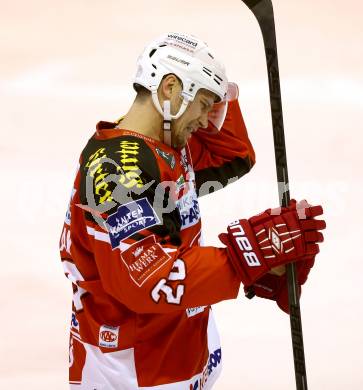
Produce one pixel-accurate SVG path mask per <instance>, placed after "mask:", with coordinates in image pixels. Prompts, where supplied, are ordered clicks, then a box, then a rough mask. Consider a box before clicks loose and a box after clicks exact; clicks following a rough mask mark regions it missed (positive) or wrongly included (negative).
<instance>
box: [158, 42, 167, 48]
mask: <svg viewBox="0 0 363 390" xmlns="http://www.w3.org/2000/svg"><path fill="white" fill-rule="evenodd" d="M165 46H167V45H166V44H165V43H163V44H162V45H159V47H165Z"/></svg>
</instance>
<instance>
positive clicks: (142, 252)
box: [121, 236, 171, 287]
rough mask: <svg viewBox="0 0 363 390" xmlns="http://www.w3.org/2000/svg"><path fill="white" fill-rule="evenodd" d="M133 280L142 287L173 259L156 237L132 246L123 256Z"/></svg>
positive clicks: (147, 238) (150, 237)
mask: <svg viewBox="0 0 363 390" xmlns="http://www.w3.org/2000/svg"><path fill="white" fill-rule="evenodd" d="M121 259H122V261H123V262H124V263H125V265H126V267H127V269H128V271H129V274H130V277H131V279H132V280H133V281H134V282H135V283H136V284H137V285H138V286H139V287H141V286H142V285H143V284H144V283H145V281H146V280H147V279H149V277H150V276H151V275H152V274H153V273H155V272H156V271H157V270H158V269H159V268H160V267H162V266H163V265H164V264H165V263H166V262H167V261H169V260H170V259H171V256H169V255H168V254H167V253H166V252H165V251H164V249H163V248H162V246H161V245H160V244H159V243H157V242H156V239H155V236H149V237H146V238H144V239H143V240H140V241H138V242H136V243H135V244H133V245H131V246H130V247H129V248H128V249H127V250H125V251H123V252H122V254H121Z"/></svg>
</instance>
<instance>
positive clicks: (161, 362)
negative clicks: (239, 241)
mask: <svg viewBox="0 0 363 390" xmlns="http://www.w3.org/2000/svg"><path fill="white" fill-rule="evenodd" d="M254 161H255V157H254V151H253V148H252V146H251V143H250V141H249V139H248V135H247V131H246V128H245V125H244V122H243V119H242V115H241V112H240V108H239V105H238V102H237V101H234V102H232V103H230V105H229V108H228V112H227V117H226V120H225V122H224V125H223V129H222V130H221V131H220V133H219V134H217V135H212V134H205V133H201V132H197V133H194V134H193V136H192V138H191V139H190V141H189V144H188V145H187V146H186V147H185V148H184V149H182V150H174V149H172V148H170V147H168V146H167V145H165V144H163V143H161V142H158V141H156V140H154V139H151V138H148V137H146V136H143V135H141V134H139V133H137V132H132V131H126V130H122V129H118V128H116V123H109V122H100V123H99V124H98V125H97V131H96V133H95V134H94V135H93V137H92V138H91V139H90V140H89V142H88V144H87V145H86V147H85V148H84V150H83V152H82V154H81V157H80V164H79V169H78V172H77V175H76V179H75V182H74V188H73V191H72V196H71V200H70V204H69V208H68V211H67V214H66V219H65V222H64V226H63V231H62V234H61V239H60V254H61V259H62V262H63V267H64V272H65V274H66V276H67V277H68V279H69V280H70V281H71V282H72V287H73V304H72V321H71V330H70V355H69V356H70V370H69V373H70V374H69V376H70V378H69V379H70V384H71V388H72V389H73V388H74V389H89V390H91V389H92V390H95V389H97V390H101V389H107V390H113V389H120V390H121V389H123V390H124V389H168V390H170V389H178V390H180V389H186V390H190V389H192V390H196V389H201V388H204V389H206V388H210V387H211V385H212V384H213V382H214V381H215V378H216V377H217V374H218V372H219V370H220V367H221V348H220V345H219V340H218V335H217V332H216V329H215V326H214V323H213V319H212V313H211V309H210V305H211V304H214V303H217V302H219V301H222V300H226V299H232V298H235V297H236V296H237V294H238V290H239V285H240V282H239V279H238V278H237V276H236V274H235V272H234V270H233V268H232V266H231V265H230V263H229V260H228V257H227V253H226V249H224V248H215V247H205V246H201V216H200V211H199V206H198V196H201V195H204V194H207V193H208V192H211V190H213V189H214V190H215V189H218V188H221V187H222V186H225V185H227V184H228V182H229V181H231V179H233V178H235V179H237V178H239V177H241V176H242V175H243V174H245V173H247V172H248V171H249V170H250V169H251V167H252V165H253V164H254Z"/></svg>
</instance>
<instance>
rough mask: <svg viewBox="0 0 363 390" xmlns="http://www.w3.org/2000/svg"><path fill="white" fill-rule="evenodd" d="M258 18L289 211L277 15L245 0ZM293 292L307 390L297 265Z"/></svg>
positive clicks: (264, 2)
mask: <svg viewBox="0 0 363 390" xmlns="http://www.w3.org/2000/svg"><path fill="white" fill-rule="evenodd" d="M242 1H243V2H244V3H245V4H246V5H247V6H248V8H249V9H250V10H251V11H252V12H253V14H254V15H255V17H256V19H257V21H258V24H259V25H260V28H261V31H262V36H263V41H264V46H265V53H266V62H267V71H268V80H269V89H270V103H271V115H272V127H273V134H274V148H275V161H276V172H277V182H278V189H279V197H280V206H282V207H287V206H288V204H289V201H290V192H289V179H288V175H287V160H286V146H285V134H284V123H283V117H282V104H281V90H280V75H279V66H278V61H277V46H276V32H275V21H274V12H273V8H272V3H271V0H242ZM286 274H287V283H288V291H289V308H290V325H291V337H292V348H293V353H294V365H295V379H296V388H297V390H307V388H308V385H307V380H306V368H305V356H304V341H303V335H302V325H301V314H300V303H299V294H298V288H297V283H296V270H295V265H294V264H289V265H288V266H287V267H286Z"/></svg>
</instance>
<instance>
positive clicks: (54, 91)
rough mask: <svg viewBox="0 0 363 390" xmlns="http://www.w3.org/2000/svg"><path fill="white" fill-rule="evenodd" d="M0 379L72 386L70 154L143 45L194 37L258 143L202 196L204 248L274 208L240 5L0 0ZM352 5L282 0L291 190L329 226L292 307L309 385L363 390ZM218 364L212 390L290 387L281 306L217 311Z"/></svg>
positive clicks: (266, 128)
mask: <svg viewBox="0 0 363 390" xmlns="http://www.w3.org/2000/svg"><path fill="white" fill-rule="evenodd" d="M0 10H1V11H0V53H1V54H0V56H1V57H0V58H1V61H0V119H1V122H0V132H1V137H0V164H1V165H0V167H1V179H0V180H1V187H0V188H1V189H0V200H1V215H2V223H1V251H0V254H1V273H0V288H1V294H0V303H1V322H0V335H1V337H0V346H1V354H0V388H1V389H14V390H18V389H27V390H31V389H37V390H44V389H54V390H62V389H63V390H65V389H67V388H68V386H67V375H68V372H67V364H68V357H67V350H68V324H69V321H70V309H71V287H70V285H69V282H68V281H67V280H66V278H65V277H64V276H63V275H62V267H61V263H60V260H59V255H58V238H59V235H60V232H61V226H62V222H63V219H64V215H65V211H66V206H67V202H68V199H69V195H70V190H71V188H72V182H73V175H74V171H75V167H76V163H77V159H78V156H79V153H80V151H81V149H82V147H83V146H84V144H85V142H86V141H87V139H88V138H89V137H90V136H91V134H92V133H93V131H94V127H95V124H96V122H97V121H99V120H101V119H103V120H115V119H116V118H118V117H119V116H121V115H122V114H124V113H125V112H126V110H127V109H128V107H129V106H130V104H131V103H132V101H133V98H134V92H133V90H132V87H131V79H132V76H133V73H134V68H135V61H136V58H137V56H138V54H139V53H140V52H141V51H142V49H143V47H144V45H145V44H146V43H147V42H149V41H150V40H151V39H153V38H155V37H156V36H158V35H159V34H160V33H163V32H166V31H180V32H187V33H192V34H194V35H196V36H199V37H201V38H202V39H204V40H205V41H207V42H208V44H209V45H210V46H211V47H212V48H213V49H214V51H215V52H216V53H217V54H218V55H219V57H220V58H222V59H223V62H224V63H225V64H226V67H227V70H228V74H229V78H230V79H231V80H234V81H236V82H237V83H238V84H239V86H240V105H241V107H242V110H243V114H244V118H245V121H246V124H247V128H248V129H249V134H250V137H251V140H252V142H253V145H254V147H255V149H256V153H257V164H256V166H255V167H254V169H253V170H252V171H251V173H250V174H249V175H247V176H246V177H245V178H243V179H242V180H240V181H239V182H237V183H235V184H233V185H231V186H230V187H228V188H227V189H225V190H222V191H220V193H217V194H215V195H211V196H209V197H208V198H205V199H202V200H201V207H202V213H203V217H204V226H205V232H204V233H205V239H206V243H207V244H215V245H218V240H217V238H216V237H217V234H218V233H219V232H221V231H223V230H225V226H226V224H227V223H228V222H230V221H231V220H233V219H235V218H236V217H249V216H251V215H253V214H255V213H257V212H260V211H262V210H263V209H265V208H267V207H270V206H274V205H277V203H278V196H277V189H276V184H275V167H274V157H273V142H272V129H271V118H270V108H269V97H268V84H267V76H266V65H265V58H264V51H263V43H262V38H261V35H260V31H259V28H258V25H257V22H256V21H255V20H254V17H253V15H252V14H251V13H250V11H249V10H248V8H247V7H245V6H244V5H243V4H242V3H241V1H237V0H228V1H223V2H217V1H211V0H209V1H207V0H199V1H184V2H181V1H176V0H170V1H166V0H154V1H146V0H143V1H141V0H138V1H127V2H126V1H115V0H108V1H107V0H106V1H100V0H88V1H80V0H75V1H70V0H62V1H61V2H55V1H45V0H32V1H19V0H15V1H10V0H9V1H4V0H2V1H0ZM362 11H363V6H362V5H361V2H359V1H357V0H346V1H333V0H330V1H328V0H320V1H318V2H317V1H313V0H304V1H303V2H302V1H297V0H289V1H287V0H280V1H275V18H276V25H277V26H276V28H277V39H278V51H279V63H280V76H281V83H282V85H281V87H282V98H283V108H284V122H285V133H286V144H287V154H288V163H289V176H290V188H291V194H292V196H293V197H295V198H297V199H301V198H303V197H306V198H307V199H308V200H309V201H310V202H312V203H316V204H317V203H322V204H323V205H324V208H325V217H326V220H327V224H328V228H327V230H326V233H325V236H326V242H325V243H324V244H323V245H322V246H321V253H320V255H319V256H318V258H317V264H316V266H315V267H314V269H313V271H312V273H311V276H310V277H309V281H308V283H307V285H306V286H305V288H304V292H303V296H302V300H301V306H302V318H303V330H304V337H305V354H306V363H307V373H308V381H309V385H310V386H309V389H313V390H320V389H322V388H324V389H329V390H337V389H350V390H360V389H362V388H363V373H362V366H363V361H362V353H361V348H362V345H363V336H362V326H363V309H362V298H363V293H362V271H363V266H362V261H363V259H362V254H361V253H362V246H361V241H362V239H361V234H362V229H361V224H360V222H361V219H362V214H363V213H362V195H363V187H362V174H361V167H362V163H363V158H362V140H363V137H362V130H363V129H362V119H363V118H362V108H363V72H362V67H363V59H362V38H363V37H362V35H363V34H362V27H361V25H360V22H361V14H362ZM214 311H215V315H216V318H217V323H218V325H219V329H220V333H221V338H222V343H223V344H222V345H223V347H224V349H223V355H224V371H223V374H222V376H221V378H220V379H219V381H218V383H217V385H216V386H215V388H216V389H217V390H221V389H248V390H265V389H269V390H275V389H276V390H290V389H293V388H294V370H293V359H292V351H291V340H290V328H289V319H288V316H287V315H285V314H284V313H283V312H281V311H280V310H279V309H278V308H277V306H276V305H275V304H274V303H273V302H267V301H263V300H259V299H257V298H256V299H254V300H252V301H249V300H247V299H245V298H244V297H243V294H240V296H239V298H238V300H234V301H229V302H223V303H220V304H218V305H216V306H215V307H214Z"/></svg>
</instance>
